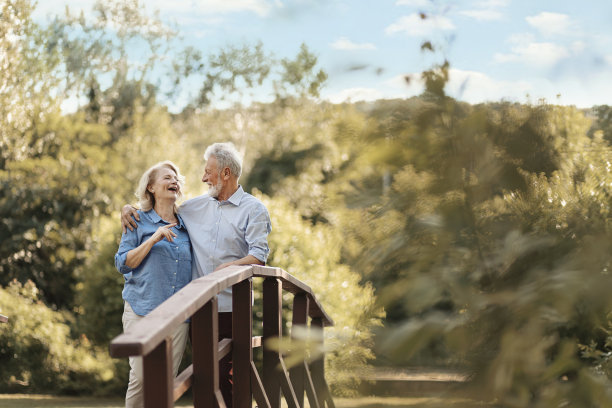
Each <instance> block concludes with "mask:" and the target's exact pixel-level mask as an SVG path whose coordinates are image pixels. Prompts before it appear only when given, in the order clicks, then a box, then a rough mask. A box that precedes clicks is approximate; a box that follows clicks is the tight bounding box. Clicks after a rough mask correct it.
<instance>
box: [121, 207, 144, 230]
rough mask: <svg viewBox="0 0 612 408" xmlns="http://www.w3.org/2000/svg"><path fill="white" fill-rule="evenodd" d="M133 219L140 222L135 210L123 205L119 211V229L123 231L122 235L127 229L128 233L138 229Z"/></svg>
mask: <svg viewBox="0 0 612 408" xmlns="http://www.w3.org/2000/svg"><path fill="white" fill-rule="evenodd" d="M134 218H135V219H136V220H138V221H140V215H138V211H137V210H136V208H134V207H132V206H131V205H129V204H126V205H124V206H123V208H122V209H121V229H122V230H123V233H124V234H125V232H126V231H127V229H128V228H129V229H130V231H134V228H138V225H137V224H136V221H135V220H134Z"/></svg>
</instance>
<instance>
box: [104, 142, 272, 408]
mask: <svg viewBox="0 0 612 408" xmlns="http://www.w3.org/2000/svg"><path fill="white" fill-rule="evenodd" d="M204 159H205V160H206V168H205V170H204V175H203V177H202V181H203V182H204V183H206V184H208V187H209V188H208V193H207V194H204V195H201V196H199V197H196V198H193V199H191V200H187V201H185V202H184V203H183V204H182V205H181V206H180V207H177V205H176V201H177V199H178V198H179V197H180V196H181V186H182V181H183V177H182V176H181V174H180V173H179V170H178V168H177V167H176V166H175V165H174V164H173V163H172V162H169V161H166V162H161V163H158V164H156V165H155V166H153V167H151V168H150V169H149V170H147V171H146V172H145V173H144V174H143V176H142V177H141V179H140V182H139V184H138V189H137V191H136V195H137V197H138V199H139V205H140V210H138V211H137V210H136V209H135V208H133V207H131V206H129V205H126V206H125V207H124V208H123V210H122V213H121V223H122V226H123V235H122V237H121V243H120V244H119V249H118V250H117V254H116V255H115V266H116V267H117V269H118V270H119V272H121V273H122V274H123V276H124V278H125V286H124V289H123V300H124V311H123V319H122V320H123V330H124V331H128V330H129V328H130V327H131V326H132V325H133V324H134V323H135V322H137V321H138V320H139V319H142V318H143V317H144V316H145V315H147V314H148V313H149V312H151V311H152V310H153V309H155V308H156V307H157V306H159V305H160V304H161V303H162V302H163V301H165V300H166V299H168V298H169V297H170V296H172V295H173V294H174V293H176V292H178V291H179V290H180V289H181V288H183V287H184V286H186V285H187V284H188V283H189V281H191V280H192V279H196V278H198V277H201V276H204V275H208V274H209V273H212V272H214V271H217V270H219V269H222V268H224V267H226V266H229V265H249V264H259V265H263V264H264V263H265V262H266V260H267V258H268V253H269V248H268V240H267V239H268V234H269V233H270V230H271V224H270V216H269V214H268V211H267V210H266V207H265V206H264V205H263V204H262V202H261V201H259V200H258V199H256V198H255V197H253V196H252V195H250V194H248V193H246V192H245V191H244V190H243V189H242V186H240V185H239V184H238V178H239V177H240V174H241V172H242V159H241V158H240V155H239V154H238V152H237V151H236V149H235V148H234V146H233V145H232V144H231V143H215V144H213V145H211V146H209V147H208V148H207V149H206V153H205V154H204ZM218 300H219V337H220V338H231V337H232V313H231V311H232V299H231V290H230V289H228V290H226V291H224V292H223V293H221V294H219V297H218ZM188 332H189V330H188V323H183V324H182V325H181V327H179V329H177V331H176V332H175V333H174V336H173V340H172V341H173V343H172V350H173V362H174V376H176V373H177V372H178V368H179V364H180V362H181V358H182V356H183V351H184V349H185V344H186V341H187V337H188ZM230 358H231V357H230V356H229V355H228V356H226V357H225V358H223V359H222V360H221V361H220V364H219V366H220V368H219V370H220V388H221V393H222V394H223V399H224V400H225V405H226V406H227V407H228V408H229V407H231V406H232V388H231V378H230V369H231V360H230ZM129 361H130V376H129V383H128V389H127V393H126V401H125V402H126V407H142V406H143V391H142V361H141V359H140V358H133V357H131V358H130V359H129Z"/></svg>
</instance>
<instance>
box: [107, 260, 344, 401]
mask: <svg viewBox="0 0 612 408" xmlns="http://www.w3.org/2000/svg"><path fill="white" fill-rule="evenodd" d="M252 278H263V279H264V281H263V322H262V323H263V336H262V337H253V335H252V332H253V317H252V316H253V311H252V305H253V302H252V288H253V284H252ZM228 287H232V288H233V289H232V292H233V313H232V321H233V322H232V333H233V338H232V339H223V340H222V341H219V340H218V313H217V294H218V293H220V292H221V291H223V290H224V289H226V288H228ZM283 290H285V291H288V292H290V293H292V294H293V295H294V300H293V318H292V328H293V327H297V326H305V327H306V328H308V327H310V328H312V330H311V332H312V337H316V341H317V342H319V343H322V342H323V328H324V327H325V326H331V325H333V321H332V319H331V318H330V317H329V316H328V315H327V314H326V313H325V311H324V310H323V307H322V306H321V304H320V303H319V302H318V301H317V299H316V297H315V295H314V293H313V292H312V290H311V289H310V287H309V286H308V285H306V284H304V283H303V282H301V281H299V280H298V279H296V278H294V277H293V276H291V275H290V274H288V273H287V272H285V271H284V270H282V269H280V268H272V267H265V266H257V265H247V266H230V267H227V268H224V269H223V270H221V271H218V272H215V273H213V274H210V275H207V276H204V277H202V278H199V279H196V280H194V281H192V282H191V283H189V285H187V286H186V287H184V288H183V289H182V290H180V291H179V292H178V293H176V294H175V295H174V296H172V297H171V298H170V299H168V300H166V301H165V302H164V303H162V304H161V305H160V306H159V307H157V308H156V309H155V310H153V311H152V312H151V313H150V314H149V315H147V316H146V317H145V318H144V319H142V320H140V321H139V322H138V323H137V324H135V325H134V327H133V330H131V331H130V332H128V333H124V334H121V335H120V336H117V337H116V338H115V339H114V340H113V341H112V343H111V346H110V353H111V356H113V357H128V356H142V357H143V366H144V384H143V388H144V393H145V396H144V400H145V407H147V408H151V407H164V408H165V407H172V406H173V405H174V401H176V400H177V399H178V398H180V397H181V396H182V395H183V394H184V393H185V391H187V390H188V389H189V388H190V387H191V388H192V395H193V404H194V408H200V407H219V408H232V407H225V403H224V401H223V397H222V395H221V392H220V391H219V364H218V361H219V360H220V359H221V358H223V357H224V356H225V355H227V354H228V353H232V360H233V363H232V364H233V366H232V367H233V368H232V369H233V377H232V379H233V405H234V408H250V407H251V406H252V401H253V399H254V400H255V402H256V403H257V406H258V407H259V408H264V407H266V408H279V407H280V404H281V391H282V395H283V396H284V398H285V401H286V403H287V406H288V407H289V408H303V407H304V393H306V396H307V398H308V402H309V403H310V407H312V408H315V407H317V408H325V407H326V406H327V407H332V408H333V407H334V402H333V400H332V397H331V394H330V392H329V387H328V385H327V382H326V381H325V373H324V361H323V359H324V357H319V358H317V359H315V360H314V361H311V362H307V361H306V360H304V361H303V362H302V363H300V364H298V365H296V366H293V367H291V368H290V369H288V368H287V366H286V364H285V361H284V359H283V355H282V353H281V352H279V351H278V350H277V349H276V348H273V347H271V346H270V342H269V340H271V339H274V338H277V339H280V338H281V336H282V335H283V333H282V294H283ZM188 318H191V341H192V354H193V356H192V357H193V358H192V360H193V364H191V365H190V366H189V367H188V368H186V369H185V370H184V371H183V372H182V373H180V374H179V375H178V376H177V377H176V378H175V379H174V378H172V341H171V338H170V336H171V334H170V333H173V332H174V330H175V329H176V328H177V327H178V326H179V325H180V324H181V323H182V322H184V321H185V320H187V319H188ZM309 318H310V326H308V319H309ZM292 330H293V329H292ZM254 347H263V361H262V370H261V371H262V373H261V376H260V374H259V372H258V369H257V368H256V366H255V363H254V362H253V348H254Z"/></svg>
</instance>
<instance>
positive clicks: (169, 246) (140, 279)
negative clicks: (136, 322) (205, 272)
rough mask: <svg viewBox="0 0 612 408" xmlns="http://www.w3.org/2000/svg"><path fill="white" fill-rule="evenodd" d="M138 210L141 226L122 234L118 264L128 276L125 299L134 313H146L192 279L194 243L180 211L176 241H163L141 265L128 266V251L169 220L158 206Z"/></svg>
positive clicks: (126, 277) (124, 274) (153, 248)
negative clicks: (192, 245) (146, 209)
mask: <svg viewBox="0 0 612 408" xmlns="http://www.w3.org/2000/svg"><path fill="white" fill-rule="evenodd" d="M138 214H139V215H140V221H137V224H138V228H135V229H134V231H130V230H129V229H128V230H127V232H125V233H124V234H123V235H122V236H121V242H120V244H119V249H118V250H117V253H116V254H115V267H116V268H117V270H118V271H119V272H121V273H122V274H123V277H124V278H125V285H124V287H123V299H124V300H125V301H127V302H128V303H129V304H130V306H131V307H132V309H133V310H134V313H136V314H137V315H140V316H145V315H147V314H149V312H151V311H152V310H153V309H155V308H156V307H157V306H159V305H160V304H161V303H162V302H164V301H165V300H166V299H168V298H169V297H170V296H172V295H173V294H175V293H176V292H178V291H179V290H181V289H182V288H183V287H184V286H186V285H187V284H188V283H189V282H190V281H191V244H190V242H189V234H188V233H187V229H186V228H185V225H184V224H183V220H182V218H181V217H180V216H178V215H177V218H178V225H177V226H175V227H172V231H174V233H176V238H174V241H173V242H170V241H168V240H166V239H163V240H161V241H159V242H158V243H156V244H155V245H153V247H152V248H151V251H150V252H149V254H148V255H147V256H146V257H145V259H144V260H143V261H142V263H141V264H140V265H139V266H138V267H136V268H133V269H132V268H130V267H128V266H127V265H126V264H125V259H126V257H127V253H128V252H129V251H130V250H132V249H134V248H136V247H138V246H139V245H140V244H142V243H143V242H144V241H146V240H147V239H149V238H150V237H151V236H152V235H153V234H154V233H155V231H157V229H158V228H159V227H161V226H164V225H167V224H168V222H166V221H164V220H163V219H162V218H161V217H160V216H159V215H157V213H156V212H155V210H149V211H147V212H142V211H138Z"/></svg>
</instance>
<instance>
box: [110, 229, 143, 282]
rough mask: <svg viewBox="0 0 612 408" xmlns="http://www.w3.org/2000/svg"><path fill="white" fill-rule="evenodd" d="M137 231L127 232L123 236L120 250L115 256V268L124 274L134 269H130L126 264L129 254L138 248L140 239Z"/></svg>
mask: <svg viewBox="0 0 612 408" xmlns="http://www.w3.org/2000/svg"><path fill="white" fill-rule="evenodd" d="M136 234H137V233H136V231H129V230H128V231H127V232H126V233H125V234H123V235H122V236H121V242H120V243H119V249H118V250H117V253H116V254H115V268H117V270H118V271H119V272H121V273H122V274H126V273H130V272H132V270H133V268H130V267H129V266H127V265H126V264H125V261H126V259H127V253H128V252H130V251H131V250H132V249H134V248H136V246H137V245H136V244H137V242H138V237H137V235H136Z"/></svg>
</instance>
